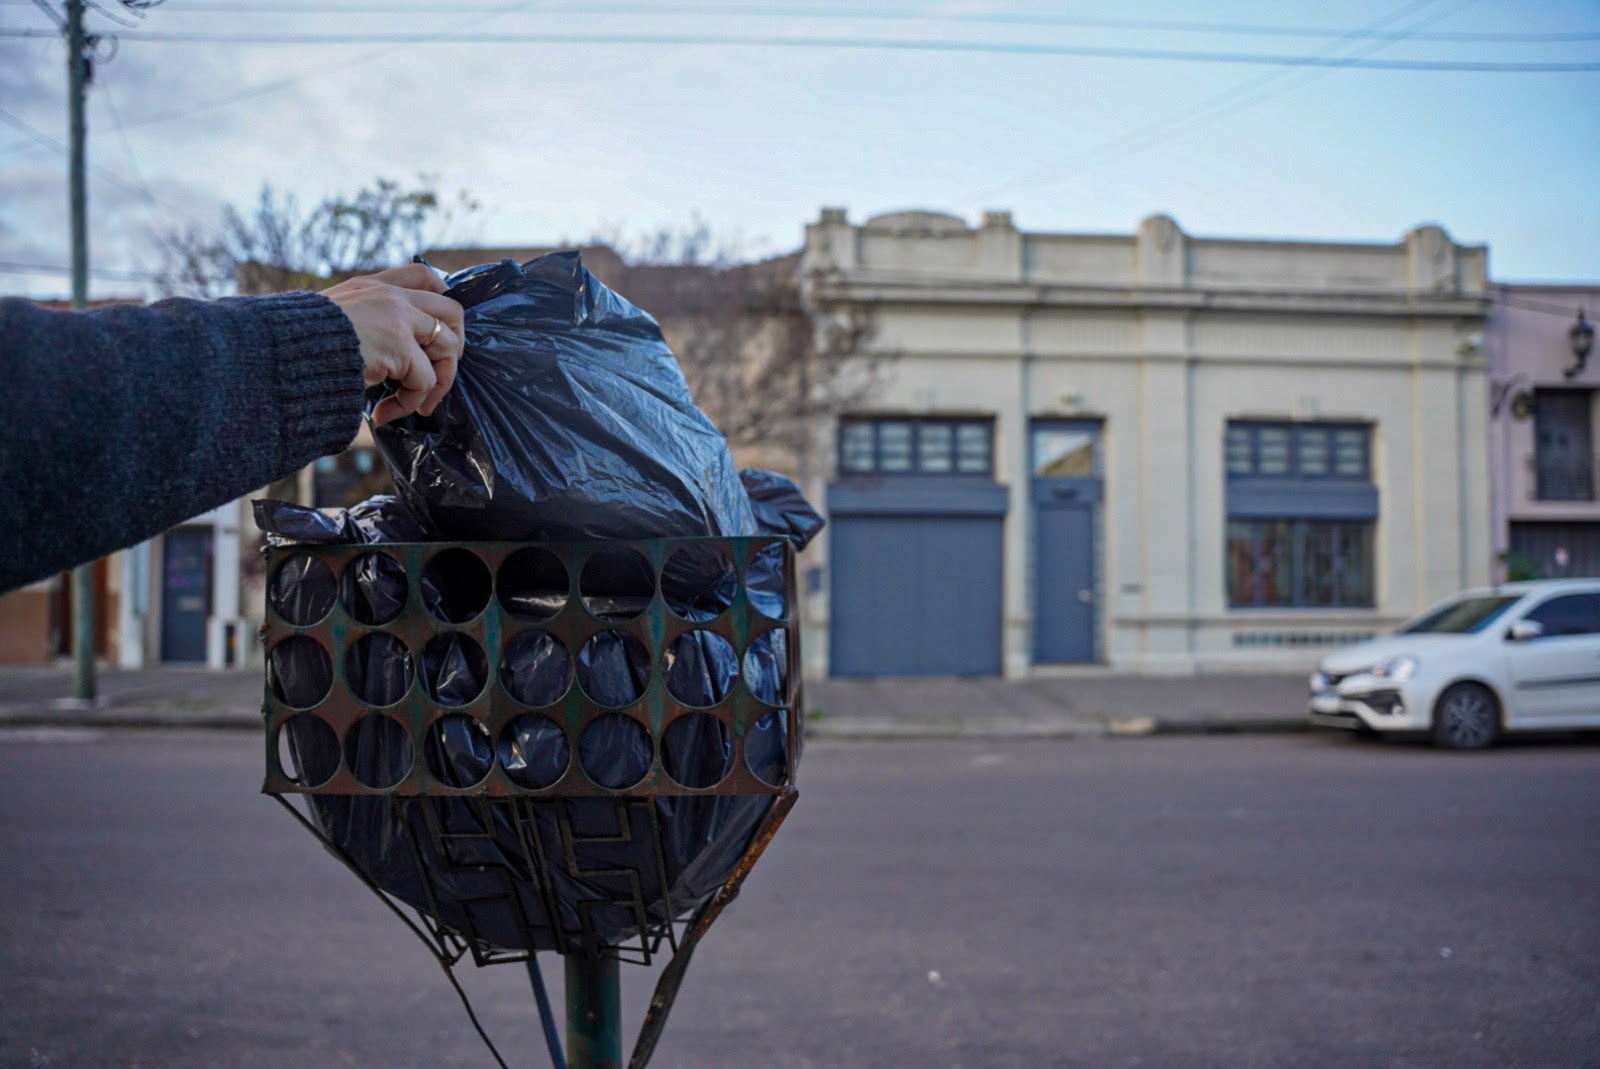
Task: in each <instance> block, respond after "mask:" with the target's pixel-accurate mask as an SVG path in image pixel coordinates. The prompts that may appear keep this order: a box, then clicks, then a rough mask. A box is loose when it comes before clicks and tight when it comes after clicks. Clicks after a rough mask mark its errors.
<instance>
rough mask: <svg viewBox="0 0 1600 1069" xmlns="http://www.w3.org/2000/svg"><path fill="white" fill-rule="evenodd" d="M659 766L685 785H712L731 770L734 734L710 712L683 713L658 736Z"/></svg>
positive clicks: (694, 787) (699, 787) (692, 786)
mask: <svg viewBox="0 0 1600 1069" xmlns="http://www.w3.org/2000/svg"><path fill="white" fill-rule="evenodd" d="M661 767H662V768H663V769H665V770H666V773H667V775H669V776H671V777H672V778H673V779H674V780H676V781H677V782H679V783H681V784H683V785H684V786H685V787H689V788H693V789H701V788H705V787H715V786H716V785H717V784H719V783H721V782H722V781H723V780H724V779H726V778H727V776H728V773H729V772H731V771H732V770H733V736H732V735H731V734H730V733H729V732H728V725H726V724H724V723H723V722H722V721H721V720H718V719H717V718H716V717H714V716H712V715H711V714H710V713H685V714H684V715H683V716H680V717H678V719H676V720H674V721H673V722H672V723H670V724H668V725H667V730H666V731H665V732H664V733H663V734H662V736H661Z"/></svg>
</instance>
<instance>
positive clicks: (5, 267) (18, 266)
mask: <svg viewBox="0 0 1600 1069" xmlns="http://www.w3.org/2000/svg"><path fill="white" fill-rule="evenodd" d="M0 272H4V273H5V274H10V275H61V276H62V277H66V276H69V275H71V274H72V268H70V267H63V266H62V265H60V264H30V263H18V262H16V261H14V260H0ZM89 275H90V276H91V277H92V278H103V279H106V280H107V281H112V282H154V281H156V280H157V278H158V277H159V276H157V275H154V274H151V273H149V272H146V271H112V270H106V269H101V268H90V270H89Z"/></svg>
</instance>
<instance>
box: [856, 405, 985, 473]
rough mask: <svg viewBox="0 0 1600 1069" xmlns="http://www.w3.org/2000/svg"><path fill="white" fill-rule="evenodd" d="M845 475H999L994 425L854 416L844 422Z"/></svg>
mask: <svg viewBox="0 0 1600 1069" xmlns="http://www.w3.org/2000/svg"><path fill="white" fill-rule="evenodd" d="M839 473H840V474H841V475H845V476H849V475H985V476H992V475H993V474H994V423H993V421H992V420H987V419H949V418H932V417H903V418H901V417H878V418H849V419H845V420H842V421H841V422H840V424H839Z"/></svg>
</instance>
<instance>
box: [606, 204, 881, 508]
mask: <svg viewBox="0 0 1600 1069" xmlns="http://www.w3.org/2000/svg"><path fill="white" fill-rule="evenodd" d="M623 247H624V248H628V249H630V250H639V249H644V250H647V251H650V250H666V252H667V255H665V256H664V257H663V258H662V259H663V260H664V261H665V262H662V261H654V262H652V261H651V260H650V259H645V260H644V262H640V261H639V260H638V259H637V258H634V257H630V260H632V262H630V263H628V264H627V266H626V267H624V268H623V271H622V277H621V278H619V279H618V280H617V288H618V290H620V291H621V292H622V293H623V294H625V295H626V296H627V297H628V298H629V299H630V300H631V301H633V302H634V303H635V304H638V305H639V306H640V307H642V308H644V309H645V310H646V311H648V312H650V313H651V314H653V315H654V316H655V317H656V318H657V319H658V320H659V321H660V322H661V325H662V329H663V331H664V332H665V333H666V335H667V340H668V341H669V342H670V343H671V345H672V348H673V352H675V353H676V354H677V356H678V362H679V364H680V365H681V366H682V367H683V372H684V377H685V378H686V379H687V380H688V382H689V387H690V389H691V390H692V391H693V393H694V398H695V403H696V404H698V405H699V406H700V407H701V409H703V410H704V411H705V413H706V414H707V415H708V416H710V417H711V419H712V421H713V422H715V423H716V424H717V426H718V427H719V428H721V430H722V432H723V434H724V435H725V436H726V437H727V439H728V443H729V445H731V446H732V447H733V448H734V449H735V450H736V451H738V452H740V453H742V454H744V455H746V456H748V457H750V458H751V459H752V460H755V461H756V462H759V463H762V464H766V465H768V466H771V467H775V468H780V469H784V470H786V471H788V472H789V473H790V474H792V475H795V476H796V477H798V478H800V479H801V480H802V481H804V480H806V479H808V478H809V477H810V476H811V474H813V472H812V468H813V458H812V455H811V454H812V446H813V443H814V441H815V436H816V432H817V429H818V427H819V425H821V424H823V423H825V422H827V421H829V420H831V419H834V418H837V417H838V416H839V415H841V414H843V413H845V412H848V411H850V410H851V409H855V408H860V407H862V406H863V405H865V404H868V403H869V402H870V401H871V399H872V398H873V397H874V396H875V395H876V394H877V392H878V391H879V389H880V388H881V386H882V372H883V369H884V368H885V366H886V365H887V364H888V363H889V362H890V361H892V360H893V359H894V356H895V354H894V353H892V352H888V351H885V350H883V349H881V348H879V347H878V346H876V345H875V344H874V341H875V339H876V336H877V330H876V324H875V322H874V318H873V316H872V315H871V313H870V312H869V311H866V310H863V309H861V308H859V307H853V308H840V309H818V308H814V307H810V306H808V304H807V302H806V301H805V300H804V299H803V297H802V294H801V288H800V278H799V266H800V257H799V254H798V253H791V254H789V255H785V256H778V257H774V258H771V259H766V260H761V261H757V262H754V263H737V262H729V261H728V259H727V258H726V257H724V256H712V255H708V253H709V252H711V251H714V250H728V249H730V248H736V247H737V246H736V245H733V244H732V243H729V242H727V241H718V240H717V239H716V238H715V237H713V236H711V234H710V231H709V228H707V227H706V226H705V224H704V223H703V221H699V220H696V221H695V222H694V223H693V224H692V225H691V227H690V228H689V229H688V230H687V231H679V232H672V231H670V230H668V229H665V228H664V229H662V230H657V231H654V232H651V233H649V234H647V235H645V236H644V237H643V238H637V239H634V240H632V241H627V242H624V243H623Z"/></svg>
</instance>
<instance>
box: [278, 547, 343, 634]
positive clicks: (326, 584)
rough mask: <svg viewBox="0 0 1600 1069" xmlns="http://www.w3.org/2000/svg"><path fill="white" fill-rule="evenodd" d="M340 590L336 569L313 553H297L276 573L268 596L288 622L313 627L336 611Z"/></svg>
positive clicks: (295, 625)
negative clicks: (335, 580) (335, 574)
mask: <svg viewBox="0 0 1600 1069" xmlns="http://www.w3.org/2000/svg"><path fill="white" fill-rule="evenodd" d="M338 590H339V587H338V584H337V583H335V582H334V581H333V569H332V568H329V567H328V566H327V564H325V563H323V562H322V561H320V560H318V559H317V558H316V557H313V556H311V555H310V554H309V553H296V554H294V555H293V556H291V557H290V558H289V559H288V560H285V561H284V562H283V563H282V564H280V565H278V570H277V571H276V572H274V573H273V574H272V586H271V588H269V589H268V591H267V598H268V600H269V601H271V602H272V610H273V611H274V612H276V613H277V614H278V615H279V616H281V617H282V618H283V620H284V622H285V623H287V624H289V625H291V626H293V627H310V626H311V625H312V624H315V623H320V622H321V621H322V620H323V618H324V617H326V616H327V615H328V613H330V612H332V611H333V603H334V599H335V597H336V596H337V594H338Z"/></svg>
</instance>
